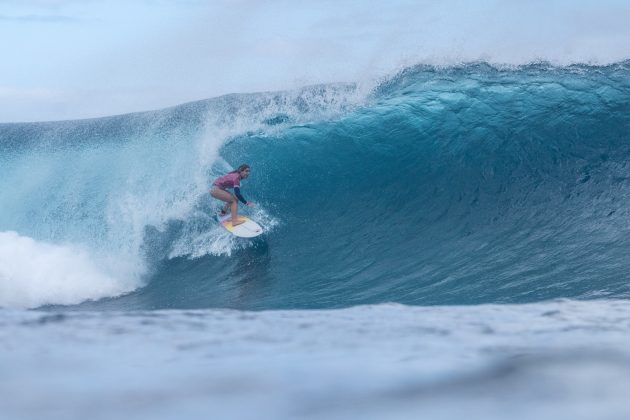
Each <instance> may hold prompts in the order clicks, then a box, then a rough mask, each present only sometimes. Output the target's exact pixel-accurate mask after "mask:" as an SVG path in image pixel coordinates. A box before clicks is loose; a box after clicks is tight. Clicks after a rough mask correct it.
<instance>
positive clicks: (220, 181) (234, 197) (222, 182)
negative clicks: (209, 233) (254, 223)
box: [210, 164, 256, 226]
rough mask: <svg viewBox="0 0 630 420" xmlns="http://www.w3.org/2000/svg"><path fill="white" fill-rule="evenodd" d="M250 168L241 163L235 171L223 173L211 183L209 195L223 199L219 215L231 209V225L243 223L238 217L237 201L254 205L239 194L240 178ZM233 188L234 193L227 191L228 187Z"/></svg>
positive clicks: (246, 173) (223, 214)
mask: <svg viewBox="0 0 630 420" xmlns="http://www.w3.org/2000/svg"><path fill="white" fill-rule="evenodd" d="M250 172H251V169H250V167H249V165H247V164H243V165H241V166H239V167H238V168H237V169H236V170H235V171H232V172H230V173H228V174H227V175H223V176H222V177H220V178H217V179H216V180H215V181H214V182H213V183H212V189H211V190H210V195H212V196H213V197H214V198H216V199H219V200H221V201H225V203H226V204H225V206H223V209H221V216H225V215H226V214H227V212H228V208H229V209H230V210H231V216H232V218H231V221H232V226H237V225H240V224H242V223H245V220H243V219H241V218H239V217H238V201H239V200H240V201H241V202H242V203H243V204H245V205H246V206H249V207H255V206H256V205H255V204H254V203H252V202H251V201H247V200H245V197H243V196H242V195H241V179H246V178H247V177H249V174H250ZM230 188H231V189H234V193H233V194H232V193H231V192H229V191H228V189H230Z"/></svg>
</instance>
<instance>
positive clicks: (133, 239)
mask: <svg viewBox="0 0 630 420" xmlns="http://www.w3.org/2000/svg"><path fill="white" fill-rule="evenodd" d="M629 115H630V62H629V61H620V62H616V63H612V64H608V65H587V64H572V65H564V66H558V65H552V64H550V63H547V62H536V63H531V64H527V65H520V66H507V65H504V66H499V65H495V64H489V63H486V62H472V63H467V64H458V65H448V66H435V65H425V64H422V65H414V66H409V67H406V68H404V69H402V70H401V71H399V72H397V73H396V74H394V75H391V76H388V77H385V78H382V79H380V80H376V81H374V82H371V83H337V84H324V85H313V86H307V87H304V88H300V89H294V90H288V91H280V92H265V93H251V94H233V95H226V96H221V97H217V98H212V99H207V100H202V101H197V102H191V103H186V104H183V105H179V106H175V107H172V108H167V109H163V110H158V111H148V112H142V113H135V114H126V115H118V116H111V117H105V118H97V119H88V120H76V121H58V122H38V123H5V124H0V203H1V207H0V308H2V309H1V310H0V314H2V316H1V317H0V318H1V321H0V324H1V325H2V328H1V330H0V331H1V332H0V356H1V357H0V372H2V374H3V376H4V378H7V379H5V380H3V381H0V391H1V392H0V393H1V394H2V395H3V397H2V398H1V399H0V410H2V412H4V413H8V414H9V416H10V418H18V417H23V418H42V416H43V417H46V418H72V417H76V418H82V417H85V416H86V415H90V416H91V417H96V418H118V417H121V416H124V417H126V418H145V417H147V416H151V418H173V417H175V416H178V417H181V416H183V417H186V416H189V417H190V416H200V415H203V413H207V412H208V410H209V409H212V410H214V412H215V413H216V415H217V416H218V417H220V418H244V419H246V418H252V419H253V418H261V417H262V418H276V419H277V418H287V419H288V418H295V417H298V416H299V417H304V418H314V419H315V418H349V417H353V416H361V417H362V418H383V417H387V418H417V417H418V416H419V415H422V416H426V417H428V418H438V419H439V418H458V417H461V416H464V415H465V416H467V417H469V418H484V419H488V418H496V419H502V418H505V417H506V416H508V415H509V416H511V417H514V418H523V419H525V418H533V417H536V418H543V419H547V418H548V419H558V418H584V419H586V418H600V419H601V418H609V419H617V418H618V419H622V418H627V416H628V415H629V414H630V407H629V406H628V405H627V403H626V400H625V398H626V395H627V391H628V389H629V387H630V362H629V361H630V352H629V351H628V338H627V337H628V336H629V335H628V332H630V331H629V330H630V303H629V302H628V300H627V299H628V297H629V296H630V286H629V284H628V280H627V277H628V274H627V273H628V272H629V270H630V264H629V262H628V261H630V260H628V258H627V255H626V254H627V250H628V249H629V247H630V239H628V238H629V236H628V234H627V233H628V231H629V230H630V223H629V222H628V221H629V220H630V219H629V216H630V213H629V211H628V200H629V199H630V170H629V169H628V165H627V160H628V157H629V156H630V147H629V145H630V134H629V133H630V117H629ZM241 163H248V164H249V165H251V167H252V175H251V176H250V178H249V179H247V180H246V181H244V182H243V193H244V195H245V196H246V197H248V199H251V200H252V201H254V202H256V203H257V204H258V206H257V208H256V209H255V210H253V211H251V212H250V213H248V214H249V215H250V216H251V217H252V218H253V219H255V220H257V221H259V222H260V223H261V225H263V226H264V227H265V228H266V234H265V235H263V236H262V237H261V238H259V239H256V240H241V239H238V238H235V237H233V236H231V235H230V234H229V233H227V232H226V231H225V230H223V229H222V228H221V227H219V226H218V225H217V224H216V222H215V221H214V220H213V218H212V215H213V213H214V212H215V211H216V209H217V207H218V204H217V203H216V202H213V200H212V199H211V197H210V196H209V194H208V189H209V187H210V185H211V183H212V181H213V180H214V179H215V178H216V177H218V176H220V175H221V174H224V173H225V172H227V171H229V170H231V169H232V168H234V167H237V166H238V165H240V164H241ZM85 377H90V378H92V380H91V381H90V382H89V383H87V384H86V383H85V379H84V378H85ZM35 378H38V379H35Z"/></svg>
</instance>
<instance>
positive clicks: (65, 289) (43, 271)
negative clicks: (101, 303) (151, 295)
mask: <svg viewBox="0 0 630 420" xmlns="http://www.w3.org/2000/svg"><path fill="white" fill-rule="evenodd" d="M132 283H133V282H129V281H126V280H121V279H120V278H117V277H114V276H113V275H111V274H110V273H108V272H107V270H105V269H103V268H102V267H101V266H100V265H99V263H98V262H96V261H95V259H94V258H93V257H92V256H90V255H89V254H88V253H87V252H86V251H84V250H82V249H79V248H78V247H76V246H62V245H53V244H49V243H45V242H39V241H36V240H34V239H32V238H29V237H27V236H21V235H19V234H18V233H16V232H12V231H9V232H0V307H4V308H35V307H38V306H42V305H46V304H76V303H79V302H82V301H85V300H89V299H100V298H103V297H106V296H118V295H121V294H124V293H126V292H129V291H130V290H132V289H133V288H134V287H137V285H134V284H132Z"/></svg>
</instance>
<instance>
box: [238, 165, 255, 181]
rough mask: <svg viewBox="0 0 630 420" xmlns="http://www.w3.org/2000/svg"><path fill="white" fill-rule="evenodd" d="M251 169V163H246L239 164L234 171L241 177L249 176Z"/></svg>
mask: <svg viewBox="0 0 630 420" xmlns="http://www.w3.org/2000/svg"><path fill="white" fill-rule="evenodd" d="M251 171H252V170H251V169H250V167H249V165H248V164H246V163H244V164H242V165H241V166H239V167H238V168H237V169H236V170H235V171H234V172H238V173H239V175H240V176H241V178H247V177H248V176H249V173H250V172H251Z"/></svg>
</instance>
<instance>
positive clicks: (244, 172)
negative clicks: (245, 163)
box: [241, 168, 251, 179]
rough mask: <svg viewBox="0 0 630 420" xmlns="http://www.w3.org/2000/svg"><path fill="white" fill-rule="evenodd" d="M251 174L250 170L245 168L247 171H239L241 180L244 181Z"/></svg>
mask: <svg viewBox="0 0 630 420" xmlns="http://www.w3.org/2000/svg"><path fill="white" fill-rule="evenodd" d="M250 172H251V169H249V168H247V169H243V170H242V171H241V178H243V179H245V178H247V177H248V176H249V173H250Z"/></svg>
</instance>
